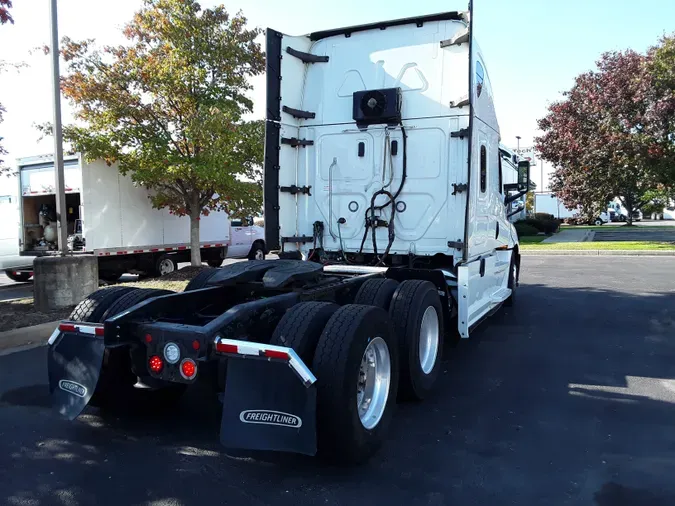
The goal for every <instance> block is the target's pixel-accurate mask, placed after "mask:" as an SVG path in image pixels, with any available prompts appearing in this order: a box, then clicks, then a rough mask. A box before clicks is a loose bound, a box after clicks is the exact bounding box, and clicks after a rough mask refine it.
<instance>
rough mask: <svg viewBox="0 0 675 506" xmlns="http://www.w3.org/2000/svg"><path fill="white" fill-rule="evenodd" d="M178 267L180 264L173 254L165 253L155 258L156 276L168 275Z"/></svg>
mask: <svg viewBox="0 0 675 506" xmlns="http://www.w3.org/2000/svg"><path fill="white" fill-rule="evenodd" d="M177 269H178V264H177V263H176V260H174V258H173V257H172V256H171V255H167V254H163V255H160V256H159V257H157V260H155V271H154V272H155V275H156V276H159V277H161V276H166V275H167V274H171V273H172V272H175V271H176V270H177Z"/></svg>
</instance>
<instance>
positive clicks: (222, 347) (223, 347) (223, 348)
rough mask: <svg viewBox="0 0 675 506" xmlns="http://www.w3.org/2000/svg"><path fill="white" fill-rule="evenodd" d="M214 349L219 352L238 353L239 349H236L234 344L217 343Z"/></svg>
mask: <svg viewBox="0 0 675 506" xmlns="http://www.w3.org/2000/svg"><path fill="white" fill-rule="evenodd" d="M216 351H217V352H220V353H239V351H238V350H237V345H236V344H223V343H217V344H216Z"/></svg>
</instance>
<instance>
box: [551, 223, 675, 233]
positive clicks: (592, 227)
mask: <svg viewBox="0 0 675 506" xmlns="http://www.w3.org/2000/svg"><path fill="white" fill-rule="evenodd" d="M560 230H561V231H562V230H621V231H623V232H638V233H639V232H644V231H645V230H673V231H675V227H669V226H667V225H665V226H663V225H656V226H653V227H640V226H632V227H628V226H626V225H561V226H560Z"/></svg>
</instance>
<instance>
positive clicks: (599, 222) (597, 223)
mask: <svg viewBox="0 0 675 506" xmlns="http://www.w3.org/2000/svg"><path fill="white" fill-rule="evenodd" d="M602 223H603V222H602V220H601V219H600V218H596V219H595V222H594V224H595V225H597V226H600V225H602Z"/></svg>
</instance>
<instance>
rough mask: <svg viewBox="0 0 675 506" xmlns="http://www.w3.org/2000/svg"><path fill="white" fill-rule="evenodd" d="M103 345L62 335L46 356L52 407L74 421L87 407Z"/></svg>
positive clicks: (80, 336)
mask: <svg viewBox="0 0 675 506" xmlns="http://www.w3.org/2000/svg"><path fill="white" fill-rule="evenodd" d="M104 351H105V345H104V343H103V338H102V337H98V336H92V335H87V334H81V333H77V332H65V333H63V334H62V335H61V337H59V338H57V339H56V341H55V342H54V344H52V345H51V346H50V347H49V351H48V352H47V357H48V358H47V368H48V372H49V393H50V394H51V397H52V406H53V407H54V409H56V410H57V411H58V412H59V413H60V414H61V415H62V416H64V417H66V418H68V419H69V420H74V419H75V418H77V417H78V416H79V414H80V413H82V410H84V408H85V407H86V406H87V403H88V402H89V400H90V399H91V396H92V395H93V394H94V390H95V389H96V383H98V378H99V376H100V374H101V366H102V365H103V353H104Z"/></svg>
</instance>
